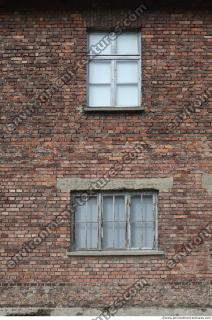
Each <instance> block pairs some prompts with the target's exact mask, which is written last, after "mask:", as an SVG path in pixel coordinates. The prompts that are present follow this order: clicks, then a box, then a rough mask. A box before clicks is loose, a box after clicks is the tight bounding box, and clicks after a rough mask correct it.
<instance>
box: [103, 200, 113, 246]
mask: <svg viewBox="0 0 212 320" xmlns="http://www.w3.org/2000/svg"><path fill="white" fill-rule="evenodd" d="M106 221H110V222H106ZM103 248H113V197H112V196H105V197H103Z"/></svg>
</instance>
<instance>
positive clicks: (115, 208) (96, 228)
mask: <svg viewBox="0 0 212 320" xmlns="http://www.w3.org/2000/svg"><path fill="white" fill-rule="evenodd" d="M78 199H80V195H76V196H75V200H76V203H81V202H80V201H78ZM156 215H157V193H156V192H136V193H124V192H121V193H114V194H113V193H109V192H108V193H99V194H97V195H95V196H91V197H89V199H88V201H86V202H85V203H83V204H82V203H81V205H80V204H78V205H77V206H76V210H75V215H74V230H73V240H74V246H73V248H74V249H75V250H129V249H138V250H145V249H147V250H154V249H157V218H156Z"/></svg>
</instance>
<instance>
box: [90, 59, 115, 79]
mask: <svg viewBox="0 0 212 320" xmlns="http://www.w3.org/2000/svg"><path fill="white" fill-rule="evenodd" d="M110 82H111V62H107V61H92V62H90V63H89V83H106V84H110Z"/></svg>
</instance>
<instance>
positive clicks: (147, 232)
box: [143, 222, 155, 249]
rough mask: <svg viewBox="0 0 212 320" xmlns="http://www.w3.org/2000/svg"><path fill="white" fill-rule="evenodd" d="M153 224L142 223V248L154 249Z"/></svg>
mask: <svg viewBox="0 0 212 320" xmlns="http://www.w3.org/2000/svg"><path fill="white" fill-rule="evenodd" d="M154 234H155V232H154V223H153V222H144V223H143V248H145V249H153V248H154Z"/></svg>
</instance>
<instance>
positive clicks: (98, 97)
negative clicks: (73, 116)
mask: <svg viewBox="0 0 212 320" xmlns="http://www.w3.org/2000/svg"><path fill="white" fill-rule="evenodd" d="M110 99H111V90H110V85H90V86H89V106H90V107H108V106H110V105H111V102H110Z"/></svg>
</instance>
